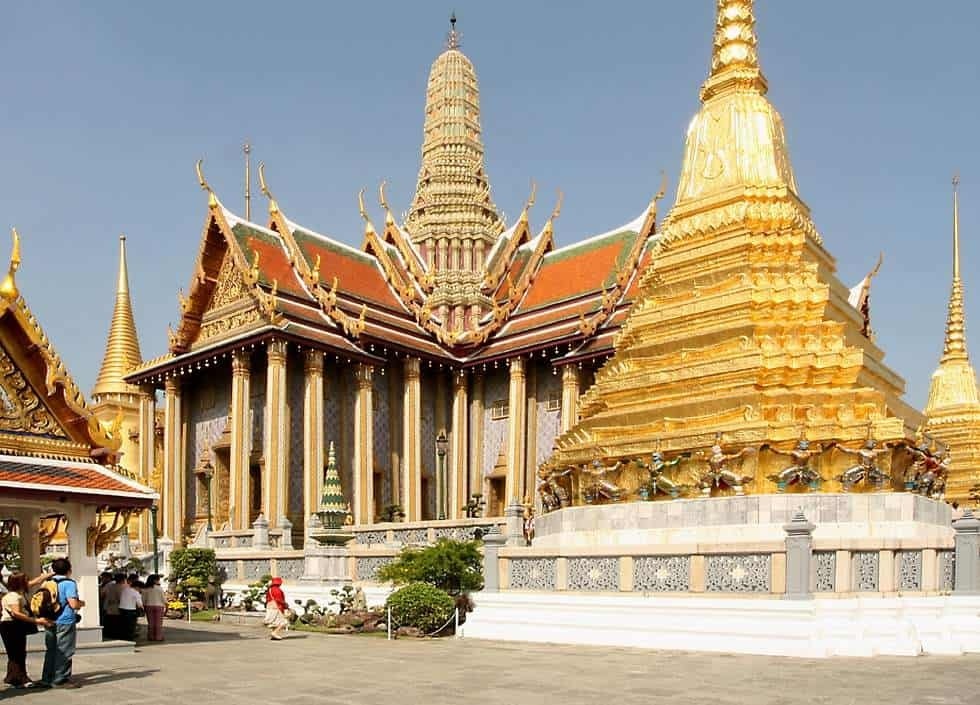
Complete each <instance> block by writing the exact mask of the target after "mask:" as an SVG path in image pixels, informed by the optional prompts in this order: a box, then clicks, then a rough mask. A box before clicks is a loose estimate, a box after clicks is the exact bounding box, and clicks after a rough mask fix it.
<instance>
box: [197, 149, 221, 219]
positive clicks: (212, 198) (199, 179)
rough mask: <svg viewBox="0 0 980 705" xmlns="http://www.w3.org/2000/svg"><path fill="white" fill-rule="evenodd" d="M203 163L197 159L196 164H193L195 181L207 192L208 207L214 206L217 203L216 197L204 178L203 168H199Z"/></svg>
mask: <svg viewBox="0 0 980 705" xmlns="http://www.w3.org/2000/svg"><path fill="white" fill-rule="evenodd" d="M203 164H204V160H203V159H198V160H197V164H195V165H194V170H195V171H196V172H197V183H198V184H200V185H201V188H202V189H203V190H205V191H207V192H208V208H214V207H216V206H217V205H218V197H217V196H215V195H214V190H213V189H212V188H211V184H209V183H208V181H207V179H205V178H204V170H203V169H202V168H201V167H202V165H203Z"/></svg>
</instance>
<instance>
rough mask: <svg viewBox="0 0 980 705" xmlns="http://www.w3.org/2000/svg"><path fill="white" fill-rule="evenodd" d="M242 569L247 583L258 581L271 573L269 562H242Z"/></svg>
mask: <svg viewBox="0 0 980 705" xmlns="http://www.w3.org/2000/svg"><path fill="white" fill-rule="evenodd" d="M242 564H243V567H244V569H245V580H247V581H249V582H255V581H256V580H259V579H260V578H261V577H262V576H263V575H270V574H271V573H272V569H271V566H270V564H269V561H256V560H251V561H242Z"/></svg>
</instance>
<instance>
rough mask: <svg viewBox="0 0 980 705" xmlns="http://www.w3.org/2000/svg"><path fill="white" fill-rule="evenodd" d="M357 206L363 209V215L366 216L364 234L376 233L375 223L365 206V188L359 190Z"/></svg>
mask: <svg viewBox="0 0 980 705" xmlns="http://www.w3.org/2000/svg"><path fill="white" fill-rule="evenodd" d="M357 208H358V210H360V211H361V217H362V218H364V234H365V235H368V234H370V233H375V232H376V231H375V229H374V225H372V224H371V216H369V215H368V212H367V209H366V208H365V207H364V189H361V190H360V191H358V192H357Z"/></svg>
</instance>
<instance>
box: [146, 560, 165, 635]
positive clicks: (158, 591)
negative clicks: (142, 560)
mask: <svg viewBox="0 0 980 705" xmlns="http://www.w3.org/2000/svg"><path fill="white" fill-rule="evenodd" d="M166 608H167V597H166V595H164V594H163V588H162V587H160V576H159V575H157V574H155V573H154V574H153V575H151V576H150V577H148V578H147V579H146V585H145V586H144V587H143V609H144V610H145V611H146V638H147V639H149V640H150V641H163V613H164V611H165V610H166Z"/></svg>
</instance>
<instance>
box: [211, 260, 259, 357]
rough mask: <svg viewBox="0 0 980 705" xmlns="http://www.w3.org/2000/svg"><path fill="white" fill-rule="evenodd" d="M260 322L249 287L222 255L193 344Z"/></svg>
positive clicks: (233, 262) (238, 271) (229, 261)
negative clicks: (212, 293) (211, 294)
mask: <svg viewBox="0 0 980 705" xmlns="http://www.w3.org/2000/svg"><path fill="white" fill-rule="evenodd" d="M261 319H262V314H261V313H260V312H259V310H258V309H257V308H256V306H255V300H254V298H253V296H252V291H251V287H250V286H249V284H248V282H246V281H245V277H244V276H243V275H242V273H241V271H240V270H239V269H238V267H237V266H236V265H235V261H234V257H233V256H232V254H231V252H226V253H225V257H224V260H223V261H222V263H221V269H220V270H218V278H217V281H216V282H215V287H214V295H213V296H212V297H211V301H210V302H209V303H208V307H207V310H206V311H205V313H204V316H203V319H202V325H201V332H200V335H199V336H198V338H197V341H196V343H198V344H199V343H201V342H202V341H205V340H210V339H212V338H220V337H223V336H225V335H228V334H230V333H233V332H234V331H236V330H238V329H240V328H245V327H246V326H250V325H252V324H253V323H256V322H258V321H260V320H261Z"/></svg>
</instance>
